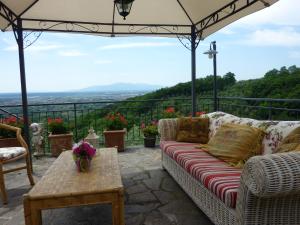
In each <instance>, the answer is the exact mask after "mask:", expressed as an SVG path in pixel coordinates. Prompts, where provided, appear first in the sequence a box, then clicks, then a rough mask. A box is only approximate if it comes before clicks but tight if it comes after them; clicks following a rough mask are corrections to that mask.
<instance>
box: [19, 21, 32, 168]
mask: <svg viewBox="0 0 300 225" xmlns="http://www.w3.org/2000/svg"><path fill="white" fill-rule="evenodd" d="M17 43H18V49H19V64H20V79H21V90H22V109H23V120H24V135H25V141H26V143H27V145H28V148H29V152H30V154H29V156H30V163H31V168H32V158H31V145H30V137H29V120H28V101H27V89H26V73H25V59H24V43H23V26H22V20H21V19H20V18H18V19H17Z"/></svg>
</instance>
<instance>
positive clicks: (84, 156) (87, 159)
mask: <svg viewBox="0 0 300 225" xmlns="http://www.w3.org/2000/svg"><path fill="white" fill-rule="evenodd" d="M95 154H96V149H95V148H94V147H93V146H92V145H91V144H89V143H88V142H86V141H81V142H79V143H78V144H75V145H74V146H73V159H74V161H75V164H76V166H77V169H78V171H79V172H87V171H88V170H89V168H90V165H91V160H92V158H93V157H94V155H95Z"/></svg>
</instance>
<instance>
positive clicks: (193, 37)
mask: <svg viewBox="0 0 300 225" xmlns="http://www.w3.org/2000/svg"><path fill="white" fill-rule="evenodd" d="M191 52H192V55H191V57H192V58H191V61H192V65H191V66H192V69H191V72H192V89H191V92H192V93H191V94H192V116H195V115H196V108H197V106H196V104H197V103H196V28H195V25H192V27H191Z"/></svg>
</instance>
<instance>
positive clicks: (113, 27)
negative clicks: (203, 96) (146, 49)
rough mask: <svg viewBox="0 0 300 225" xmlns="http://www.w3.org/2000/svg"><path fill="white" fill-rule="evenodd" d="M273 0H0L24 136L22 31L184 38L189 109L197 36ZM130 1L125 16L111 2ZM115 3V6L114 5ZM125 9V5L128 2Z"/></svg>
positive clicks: (0, 25)
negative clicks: (15, 64) (11, 44)
mask: <svg viewBox="0 0 300 225" xmlns="http://www.w3.org/2000/svg"><path fill="white" fill-rule="evenodd" d="M277 1H278V0H134V1H133V0H0V29H1V30H2V31H14V33H15V37H16V40H17V43H18V46H19V61H20V76H21V85H22V101H23V117H24V122H25V135H26V138H27V141H28V140H29V139H28V137H29V135H28V120H27V118H28V112H27V92H26V79H25V64H24V43H23V42H24V40H23V31H39V32H42V31H53V32H72V33H86V34H93V35H103V36H127V35H156V36H164V37H177V38H179V39H182V38H185V39H186V40H188V41H189V43H190V49H191V56H192V57H191V58H192V69H191V70H192V112H193V114H194V113H195V110H196V95H195V77H196V66H195V62H196V54H195V51H196V47H197V44H198V41H199V40H201V39H204V38H206V37H207V36H209V35H210V34H212V33H214V32H216V31H218V30H219V29H221V28H223V27H225V26H226V25H228V24H230V23H232V22H234V21H236V20H238V19H240V18H242V17H244V16H247V15H249V14H251V13H254V12H256V11H259V10H261V9H263V8H265V7H269V6H271V5H272V4H274V3H275V2H277ZM122 2H123V3H130V4H131V3H132V7H131V11H130V14H129V15H128V16H127V17H126V20H124V19H123V17H122V16H120V15H119V14H118V12H119V11H118V10H117V7H116V4H115V3H120V4H122ZM120 4H119V5H120ZM128 9H130V7H128Z"/></svg>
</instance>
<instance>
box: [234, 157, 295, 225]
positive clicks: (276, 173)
mask: <svg viewBox="0 0 300 225" xmlns="http://www.w3.org/2000/svg"><path fill="white" fill-rule="evenodd" d="M299 182H300V154H299V153H284V154H273V155H265V156H257V157H253V158H251V159H250V160H249V161H248V162H247V163H246V165H245V168H244V170H243V173H242V176H241V185H240V189H239V193H238V196H239V198H238V200H237V208H236V211H237V223H238V224H242V225H246V224H261V225H270V224H272V225H273V224H274V225H275V224H276V225H286V224H289V225H299V224H300V183H299Z"/></svg>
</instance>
